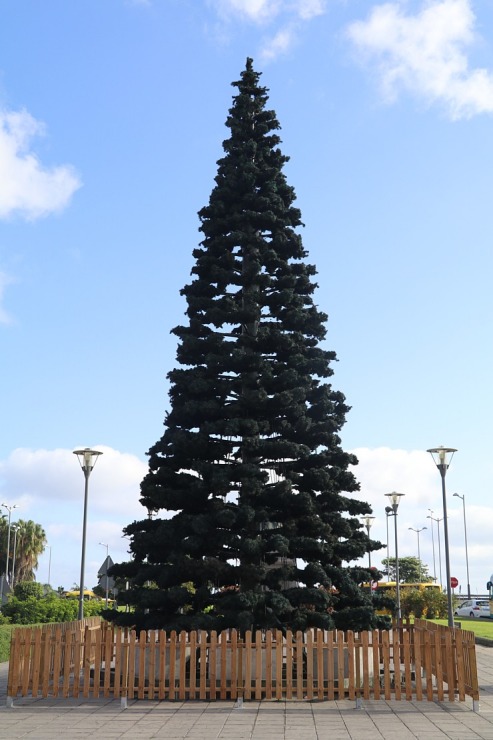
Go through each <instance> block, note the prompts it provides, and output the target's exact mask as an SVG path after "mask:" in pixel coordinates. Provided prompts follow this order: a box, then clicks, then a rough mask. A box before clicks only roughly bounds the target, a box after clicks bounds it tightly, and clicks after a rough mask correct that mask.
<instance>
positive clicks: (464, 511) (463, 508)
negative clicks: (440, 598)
mask: <svg viewBox="0 0 493 740" xmlns="http://www.w3.org/2000/svg"><path fill="white" fill-rule="evenodd" d="M454 496H457V498H460V499H462V511H463V514H464V544H465V546H466V573H467V598H468V599H470V598H471V584H470V582H469V558H468V556H467V527H466V495H465V494H464V495H463V496H461V495H460V493H454Z"/></svg>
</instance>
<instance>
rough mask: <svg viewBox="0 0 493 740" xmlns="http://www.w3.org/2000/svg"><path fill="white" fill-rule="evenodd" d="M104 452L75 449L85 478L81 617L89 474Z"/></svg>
mask: <svg viewBox="0 0 493 740" xmlns="http://www.w3.org/2000/svg"><path fill="white" fill-rule="evenodd" d="M102 454H103V453H102V452H98V451H97V450H91V449H90V448H89V447H85V448H84V449H83V450H74V455H77V459H78V461H79V463H80V467H81V469H82V472H83V473H84V478H85V487H84V518H83V521H82V554H81V558H80V586H79V619H84V570H85V563H86V530H87V494H88V491H89V476H90V475H91V472H92V469H93V468H94V466H95V465H96V462H97V459H98V456H99V455H102Z"/></svg>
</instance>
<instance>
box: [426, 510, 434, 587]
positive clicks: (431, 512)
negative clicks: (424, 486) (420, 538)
mask: <svg viewBox="0 0 493 740" xmlns="http://www.w3.org/2000/svg"><path fill="white" fill-rule="evenodd" d="M428 511H429V512H430V514H431V516H427V517H426V518H427V519H432V520H433V521H435V520H434V519H433V509H428ZM433 521H432V523H431V546H432V548H433V578H434V581H435V583H436V582H437V566H436V562H435V537H434V535H433Z"/></svg>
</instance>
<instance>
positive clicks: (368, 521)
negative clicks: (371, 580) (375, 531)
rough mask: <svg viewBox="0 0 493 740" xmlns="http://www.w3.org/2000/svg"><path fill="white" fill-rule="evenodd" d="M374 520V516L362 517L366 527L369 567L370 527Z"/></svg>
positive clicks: (369, 561)
mask: <svg viewBox="0 0 493 740" xmlns="http://www.w3.org/2000/svg"><path fill="white" fill-rule="evenodd" d="M374 521H375V517H374V516H364V517H363V522H364V525H365V527H366V533H367V535H368V568H371V550H370V529H371V528H372V525H373V522H374Z"/></svg>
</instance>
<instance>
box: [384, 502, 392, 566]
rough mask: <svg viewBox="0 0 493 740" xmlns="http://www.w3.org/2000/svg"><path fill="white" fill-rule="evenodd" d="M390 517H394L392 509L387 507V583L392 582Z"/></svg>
mask: <svg viewBox="0 0 493 740" xmlns="http://www.w3.org/2000/svg"><path fill="white" fill-rule="evenodd" d="M389 516H392V507H391V506H386V507H385V517H386V520H387V581H390V562H389V561H390V544H389Z"/></svg>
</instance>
